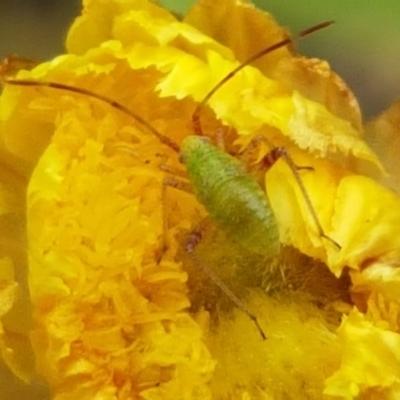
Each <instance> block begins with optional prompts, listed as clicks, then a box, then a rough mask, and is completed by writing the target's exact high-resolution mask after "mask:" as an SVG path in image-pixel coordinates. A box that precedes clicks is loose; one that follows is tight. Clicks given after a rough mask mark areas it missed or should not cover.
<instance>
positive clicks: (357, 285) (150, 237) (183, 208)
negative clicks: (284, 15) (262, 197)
mask: <svg viewBox="0 0 400 400" xmlns="http://www.w3.org/2000/svg"><path fill="white" fill-rule="evenodd" d="M228 15H229V18H230V19H231V20H232V21H233V23H232V26H231V29H229V30H223V31H221V29H219V27H220V26H221V23H220V19H223V20H226V19H227V18H228ZM245 21H251V23H252V27H253V28H254V29H253V30H251V31H249V30H247V29H246V24H245V23H244V22H245ZM233 25H234V26H233ZM286 36H287V33H286V31H285V30H283V29H282V28H280V27H278V26H277V25H276V23H275V22H274V20H273V19H272V17H271V16H270V15H268V14H266V13H263V12H261V11H259V10H256V9H255V8H254V7H253V6H252V5H250V4H248V3H247V2H245V1H233V0H224V1H222V2H212V1H206V0H205V1H202V2H200V3H199V4H197V5H195V6H194V7H193V9H192V10H191V11H190V12H189V14H188V15H187V16H186V18H185V20H184V21H179V20H177V19H176V18H175V17H174V16H172V15H171V14H170V13H169V12H167V11H166V10H164V9H162V8H160V7H158V6H156V5H154V4H152V3H151V2H149V1H146V0H141V1H138V0H130V1H123V2H121V1H117V0H105V1H102V2H99V1H94V0H93V1H90V0H87V1H85V2H84V10H83V12H82V15H81V16H80V17H78V18H77V20H76V21H75V23H74V24H73V26H72V27H71V29H70V31H69V34H68V39H67V48H68V52H67V54H64V55H61V56H59V57H57V58H55V59H53V60H52V61H50V62H47V63H43V64H40V65H38V66H36V67H35V68H33V69H31V70H29V71H28V70H21V71H20V72H19V73H18V74H17V75H16V76H15V79H24V80H31V81H32V80H34V81H41V82H43V81H46V82H47V81H52V82H59V83H62V84H66V85H72V86H74V87H78V88H85V89H87V90H90V91H92V92H94V93H98V94H99V95H101V96H106V97H107V98H110V99H112V100H115V101H117V102H119V103H120V104H122V105H123V106H125V107H127V108H128V109H129V110H132V112H134V113H135V114H136V115H138V116H140V118H142V119H143V120H144V121H146V123H147V124H150V125H151V127H152V128H154V129H155V130H157V131H158V132H160V133H161V135H165V137H168V138H169V139H170V140H172V141H173V142H176V143H177V144H178V145H180V144H181V143H182V141H183V139H184V138H185V137H187V136H189V135H193V133H194V132H193V126H192V123H191V117H192V114H193V112H194V110H195V108H196V105H197V104H198V103H199V102H201V101H202V99H203V98H204V97H205V96H206V95H207V93H208V92H209V91H210V90H211V89H212V88H213V87H214V86H215V84H217V83H218V82H219V81H220V80H221V79H222V78H223V77H224V76H225V75H226V74H227V73H229V72H230V71H232V70H233V69H234V68H235V67H237V66H238V65H239V64H240V62H242V61H243V60H244V59H247V58H248V57H249V56H250V55H252V54H254V53H255V52H256V51H258V50H260V49H261V48H263V47H267V46H268V45H270V44H273V43H276V42H277V41H279V40H281V39H282V38H284V37H286ZM3 67H4V69H6V67H5V66H3ZM200 118H201V123H202V127H203V131H204V135H205V136H207V137H209V138H210V140H211V141H213V142H218V140H219V138H220V137H221V136H223V138H224V139H225V149H224V150H223V151H226V152H230V153H231V154H233V155H234V156H235V157H237V158H238V159H239V160H240V162H242V163H244V164H245V165H246V166H247V167H248V169H249V171H250V172H249V173H254V174H255V175H257V177H258V179H259V180H260V181H261V184H262V186H263V187H264V186H265V187H266V195H267V196H268V198H269V201H270V203H271V207H272V211H273V214H274V215H275V217H276V221H277V226H278V230H279V237H280V243H281V245H282V251H281V255H280V257H279V258H278V259H274V260H269V261H268V262H267V261H266V260H265V259H264V258H263V257H260V256H257V255H254V254H250V253H248V252H245V251H244V250H243V249H242V248H241V247H240V246H239V245H237V244H235V243H232V241H231V240H230V239H229V237H225V232H223V231H222V230H221V229H220V228H218V226H217V225H216V224H215V221H211V220H210V218H209V216H208V213H207V212H206V210H205V208H204V207H203V206H202V205H201V204H200V203H199V201H198V200H197V199H196V197H195V196H194V195H193V194H192V193H187V192H186V191H181V190H176V189H174V188H170V187H166V186H165V185H164V180H165V178H166V176H171V175H173V176H174V175H175V176H174V177H175V178H176V175H178V178H179V179H182V177H181V175H182V173H183V175H184V165H182V163H181V162H180V159H179V156H178V154H177V153H176V152H175V151H174V150H173V149H171V148H170V147H168V146H167V145H166V144H165V143H162V141H160V139H159V138H158V137H157V136H156V135H154V134H152V132H151V131H149V129H147V128H146V127H145V126H143V124H141V123H140V121H138V120H135V118H132V117H131V116H129V115H127V114H126V113H124V112H120V111H118V110H116V109H115V108H113V107H112V106H110V105H109V104H106V103H105V102H103V101H101V100H98V99H97V100H96V99H94V98H93V97H89V96H85V95H80V94H77V93H71V92H66V91H63V90H57V89H54V88H50V87H45V86H40V87H39V86H36V87H35V86H33V87H26V86H14V85H13V86H12V85H9V84H7V83H6V84H5V87H4V91H3V93H2V96H1V99H0V120H1V128H0V132H1V135H2V141H1V148H0V151H1V155H2V157H3V158H2V159H3V160H4V162H3V164H2V169H1V174H0V176H1V191H0V196H1V197H0V198H1V202H0V204H1V206H2V215H3V217H4V222H3V224H2V225H1V228H2V229H1V230H0V231H1V232H2V233H3V237H4V240H3V243H4V245H3V246H2V261H1V266H2V268H1V272H0V318H1V325H0V351H1V355H2V358H3V360H4V361H5V363H6V364H7V366H8V367H9V368H10V369H11V370H12V372H13V373H14V374H16V375H18V377H19V378H21V379H23V380H25V381H29V380H32V379H33V382H36V381H35V380H37V379H41V380H42V381H43V382H44V383H43V385H44V386H46V387H47V388H48V389H49V390H50V392H51V398H54V399H63V400H66V399H74V400H75V399H95V398H96V399H97V398H99V399H100V398H101V399H148V400H150V399H151V400H154V399H163V400H167V399H174V400H175V399H185V400H186V399H187V400H189V399H202V400H203V399H279V398H293V399H321V398H326V399H333V398H338V399H340V398H343V399H355V398H365V399H369V398H371V399H372V398H383V399H385V398H387V399H389V398H396V396H398V395H399V394H398V391H399V377H400V360H399V357H398V355H397V353H398V348H399V345H400V335H399V324H398V309H399V300H398V299H399V298H400V297H399V292H400V286H399V279H398V272H397V268H396V267H397V265H398V264H399V256H400V252H399V249H400V239H399V238H400V235H399V232H398V230H399V228H398V227H399V226H400V212H399V211H398V210H400V199H399V197H398V195H397V194H395V193H394V192H392V191H390V190H389V189H387V188H385V187H384V186H383V185H382V184H381V183H379V182H377V181H376V179H379V177H380V176H381V175H383V174H384V168H383V167H382V165H381V163H380V161H379V160H378V158H377V156H376V155H375V154H374V152H373V151H372V150H371V149H370V148H369V147H368V145H367V144H366V143H365V142H364V140H363V137H362V121H361V117H360V112H359V109H358V105H357V102H356V100H355V99H354V97H353V95H352V93H351V92H350V90H349V89H348V88H347V87H346V85H345V84H344V82H343V81H342V80H341V79H340V78H339V77H338V76H337V75H336V74H335V73H334V72H332V71H331V69H330V68H329V66H328V64H327V63H326V62H324V61H320V60H316V59H312V60H310V59H305V58H303V57H299V56H296V55H294V54H293V53H292V51H290V50H289V49H288V48H287V47H283V48H280V49H279V50H277V51H275V52H273V53H271V54H269V55H267V56H266V57H264V58H262V59H260V60H258V61H257V62H256V63H255V65H253V66H247V67H245V68H244V69H243V70H242V71H240V72H239V73H238V74H237V75H235V76H234V77H233V78H232V79H231V80H230V81H229V82H227V84H226V85H224V86H223V87H222V88H221V89H220V90H218V91H217V92H216V94H215V96H213V97H212V98H211V99H210V101H209V102H208V104H207V105H206V107H204V108H203V109H202V111H201V115H200ZM381 118H383V119H384V118H385V117H381ZM380 123H382V119H381V120H378V121H377V122H376V123H375V125H373V124H371V125H369V133H370V134H371V135H372V134H373V132H374V131H375V130H376V126H379V125H380ZM256 136H261V137H265V138H266V139H267V140H268V143H269V142H270V143H272V145H274V146H284V147H285V148H286V149H287V150H288V151H289V153H290V155H291V156H292V158H293V160H294V162H295V163H296V165H297V166H299V167H307V168H299V170H298V173H299V175H300V178H301V180H302V182H304V185H305V189H306V192H307V195H308V196H309V198H310V201H311V204H312V206H313V209H315V212H316V215H317V216H318V220H319V221H320V223H321V225H322V228H323V230H324V232H325V234H326V235H328V236H329V237H330V238H333V239H334V240H335V241H336V242H337V243H339V244H340V248H338V247H336V246H334V245H333V244H332V242H330V241H329V240H326V239H324V238H322V237H321V236H320V235H319V232H318V231H317V229H316V226H315V223H314V220H313V218H312V215H311V214H310V208H309V207H308V206H307V203H306V201H305V199H304V195H303V193H302V192H301V190H300V188H299V185H298V184H297V183H296V181H295V179H294V176H293V171H291V170H290V169H289V168H288V166H287V164H285V163H284V162H282V161H278V162H277V163H276V164H275V165H274V166H273V167H272V168H271V169H270V170H269V171H268V172H267V173H266V174H265V171H264V170H261V171H260V168H259V164H258V162H259V161H260V159H261V158H262V157H263V156H264V155H265V154H267V153H268V151H269V150H270V149H269V148H267V147H268V146H266V145H264V143H263V142H262V143H261V144H260V146H258V147H257V149H256V151H255V152H250V153H249V152H246V148H248V146H251V141H252V139H253V138H254V137H256ZM389 169H390V168H389ZM217 173H218V171H212V170H211V171H210V174H217ZM183 179H184V178H183ZM183 186H184V187H187V186H189V188H190V184H188V183H186V185H183ZM192 189H193V188H192ZM194 191H195V190H194ZM25 193H26V204H25V201H23V200H21V199H24V198H25ZM234 217H235V216H232V218H234ZM198 226H201V227H202V229H201V236H202V238H201V240H200V241H199V244H198V246H197V248H196V250H195V257H196V259H198V260H201V262H200V264H201V265H205V266H206V267H207V268H209V269H211V270H212V271H214V273H216V274H217V275H218V276H219V278H220V279H221V280H222V281H223V282H224V284H226V285H227V286H228V287H229V288H230V290H231V291H232V292H233V293H234V294H235V295H236V296H237V297H238V298H239V299H240V301H241V302H243V304H244V305H245V307H246V308H248V309H249V310H251V312H252V313H254V315H256V316H257V319H258V321H259V323H260V325H261V327H262V330H263V331H265V333H266V335H267V340H262V338H261V336H260V334H259V332H258V331H257V329H256V326H255V324H254V323H253V321H252V320H251V319H249V318H248V315H246V314H245V313H243V312H242V310H239V309H238V308H237V307H236V306H235V305H234V304H232V301H231V299H229V298H228V297H227V296H226V295H225V294H224V293H223V292H221V290H220V289H219V288H218V287H217V286H216V285H215V284H214V283H212V282H211V281H210V280H209V279H208V278H207V275H206V274H204V271H202V270H200V269H199V268H198V264H199V263H198V262H196V261H194V260H193V257H191V256H190V255H189V254H188V252H187V251H186V249H185V243H187V240H188V237H189V236H190V234H191V232H193V231H194V230H195V228H196V227H198ZM25 236H26V238H27V246H26V245H24V241H23V239H21V238H24V237H25ZM6 237H8V238H11V240H10V239H8V240H5V238H6ZM18 240H20V241H19V242H18ZM16 244H17V245H16ZM26 247H27V249H28V263H27V265H28V267H27V270H26V269H25V268H24V265H26V262H25V259H26V258H25V253H24V250H25V249H26ZM26 281H27V282H28V283H27V284H26ZM28 286H29V290H28ZM28 318H31V319H32V323H31V324H27V323H26V321H27V320H28ZM31 387H32V390H31V395H32V398H33V397H34V396H35V393H37V398H43V396H44V395H43V392H42V391H40V390H39V389H38V390H36V389H37V388H38V387H39V386H37V384H36V383H34V384H32V386H31ZM379 396H381V397H379Z"/></svg>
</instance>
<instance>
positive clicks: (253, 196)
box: [5, 21, 340, 339]
mask: <svg viewBox="0 0 400 400" xmlns="http://www.w3.org/2000/svg"><path fill="white" fill-rule="evenodd" d="M330 24H331V22H329V21H328V22H323V23H321V24H318V25H315V26H313V27H311V28H309V29H306V30H304V31H302V32H300V33H299V34H298V35H297V36H296V37H294V38H286V39H283V40H282V41H280V42H278V43H275V44H274V45H272V46H269V47H268V48H266V49H263V50H262V51H260V52H259V53H257V54H255V55H254V56H252V57H250V58H249V59H248V60H247V61H245V62H244V63H242V64H241V65H240V66H238V67H237V68H236V69H234V70H233V71H231V72H230V73H229V74H228V75H226V76H225V78H224V79H222V80H221V81H220V82H219V83H218V84H217V85H216V86H214V88H213V89H212V90H211V91H210V92H209V93H208V95H207V96H205V97H204V99H203V101H202V102H201V103H199V104H198V106H197V108H196V110H195V112H194V114H193V116H192V121H193V127H194V131H195V133H196V134H197V136H188V137H186V139H185V140H184V141H183V143H182V144H181V146H179V145H178V144H177V143H175V142H174V140H172V139H170V138H169V137H167V136H165V135H163V134H162V133H160V132H158V131H157V130H156V129H155V128H153V126H151V125H150V124H149V123H148V122H147V121H146V120H145V119H144V118H142V117H141V116H140V115H138V114H136V113H135V112H134V111H132V110H130V109H128V108H127V107H125V106H124V105H123V104H120V103H118V102H116V101H114V100H112V99H110V98H108V97H106V96H103V95H101V94H96V93H93V92H91V91H90V90H87V89H84V88H79V87H73V86H69V85H65V84H62V83H57V82H38V81H30V80H19V79H16V80H14V79H6V80H5V81H6V83H8V84H12V85H21V86H46V87H52V88H54V89H61V90H65V91H69V92H73V93H78V94H82V95H86V96H89V97H92V98H95V99H98V100H100V101H103V102H105V103H107V104H109V105H110V106H111V107H113V108H115V109H117V110H120V111H121V112H123V113H125V114H126V115H129V116H131V117H132V118H133V119H134V120H136V121H137V122H138V123H139V124H141V125H142V126H143V127H145V128H146V129H147V130H148V131H149V132H150V133H151V134H152V135H154V136H155V137H157V138H158V139H159V140H160V141H161V142H162V143H163V144H164V145H166V146H168V147H170V148H171V149H172V150H174V151H175V152H177V153H179V154H180V157H181V159H182V161H183V163H184V164H185V166H186V171H187V175H188V177H189V181H190V184H191V185H190V186H191V188H192V191H193V192H194V194H195V195H196V197H197V199H198V200H199V201H200V202H201V203H202V204H203V205H204V207H205V208H206V210H207V212H208V213H209V214H210V216H211V217H212V218H213V219H214V220H215V222H216V223H217V224H218V225H219V226H220V227H221V229H222V230H223V231H224V232H225V233H226V234H227V236H229V237H230V238H232V239H233V240H234V241H236V242H237V243H238V244H239V245H241V246H242V247H243V248H244V249H246V250H248V251H250V252H252V253H254V254H258V255H261V256H263V257H265V258H266V259H267V258H272V257H274V256H276V255H278V254H279V252H280V241H279V234H278V227H277V222H276V219H275V216H274V214H273V212H272V209H271V206H270V204H269V202H268V199H267V197H266V194H265V192H264V191H263V190H262V189H261V188H260V186H259V185H258V183H257V181H256V180H255V178H254V177H253V176H251V175H250V174H249V173H248V172H247V171H246V169H245V168H244V166H243V165H242V164H241V163H240V162H239V161H238V160H237V159H236V158H234V157H233V156H231V155H229V154H227V153H225V152H224V151H223V150H221V149H218V148H217V147H215V146H213V145H212V144H211V143H210V142H209V141H208V140H207V139H206V138H205V137H204V136H203V132H202V129H201V124H200V117H199V115H200V111H201V109H202V107H204V105H205V104H207V102H208V101H209V100H210V98H211V97H212V96H213V95H214V94H215V93H216V92H217V91H218V90H219V88H221V86H223V85H224V84H225V83H226V82H227V81H228V80H229V79H230V78H232V77H233V76H234V75H235V74H236V73H237V72H238V71H240V70H241V69H243V68H244V67H245V66H246V65H249V64H251V63H252V62H253V61H255V60H257V59H259V58H261V57H263V56H264V55H266V54H268V53H270V52H272V51H274V50H276V49H278V48H280V47H282V46H285V45H288V44H290V43H292V42H293V41H295V40H298V39H300V38H302V37H304V36H307V35H309V34H311V33H313V32H315V31H317V30H319V29H322V28H325V27H326V26H329V25H330ZM281 155H282V154H280V155H279V156H281ZM284 158H285V159H286V162H287V163H288V165H289V167H290V168H291V169H292V171H293V174H294V176H295V178H296V180H297V182H298V184H299V187H300V189H301V191H302V193H303V197H304V199H305V201H306V203H307V206H308V208H309V210H310V213H311V215H312V217H313V219H314V221H315V224H316V226H317V228H318V230H319V232H320V236H321V237H324V238H326V239H328V240H329V241H331V242H332V243H333V244H334V245H335V246H336V247H337V248H339V249H340V246H339V245H338V244H337V243H336V242H335V241H334V240H333V239H331V238H330V237H328V236H327V235H325V234H324V232H323V230H322V227H321V225H320V223H319V220H318V218H317V216H316V214H315V211H314V208H313V206H312V204H311V202H310V200H309V198H308V195H307V193H306V191H305V188H304V186H303V184H302V182H301V180H300V178H299V177H298V176H297V170H296V166H295V164H294V162H293V161H292V160H291V158H290V157H289V156H288V155H287V154H286V156H285V157H284ZM275 161H276V159H275ZM171 186H174V185H171ZM175 187H178V188H179V184H176V185H175ZM201 237H202V234H201V232H199V231H196V230H195V231H194V232H193V233H192V235H191V237H190V239H189V241H188V243H187V245H186V251H187V252H188V253H189V254H190V255H191V257H192V259H193V260H195V262H196V264H197V265H198V266H200V267H201V268H203V270H204V271H205V272H206V273H207V274H208V275H209V277H210V278H211V279H212V280H213V281H214V282H215V283H216V284H217V285H218V286H219V287H220V288H221V289H222V290H223V291H224V292H225V293H226V294H227V295H228V296H229V297H230V298H231V299H232V301H233V302H234V303H235V304H236V305H237V306H238V307H239V308H240V309H241V310H242V311H243V312H244V313H246V314H247V315H248V316H249V317H250V318H251V319H252V320H253V321H254V323H255V324H256V326H257V329H258V330H259V332H260V334H261V337H262V338H263V339H265V338H266V336H265V334H264V332H263V329H262V328H261V326H260V324H259V322H258V320H257V317H256V316H255V315H254V314H253V313H252V312H251V310H249V309H248V308H247V307H246V305H245V304H243V303H242V301H241V300H240V299H239V298H237V297H236V296H235V294H234V293H232V291H231V290H230V289H229V288H228V287H227V286H226V285H225V284H224V282H222V281H221V279H219V277H218V276H217V274H215V273H214V271H213V270H212V269H209V268H208V267H207V265H205V264H204V263H203V262H202V261H201V260H200V259H199V258H197V256H196V254H195V253H194V249H195V248H196V246H197V245H198V244H199V242H200V240H201Z"/></svg>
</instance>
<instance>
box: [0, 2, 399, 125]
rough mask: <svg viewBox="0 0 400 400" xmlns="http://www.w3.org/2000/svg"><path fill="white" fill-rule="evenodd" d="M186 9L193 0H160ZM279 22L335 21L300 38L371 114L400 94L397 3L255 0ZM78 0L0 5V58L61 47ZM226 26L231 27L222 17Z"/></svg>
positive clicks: (296, 26)
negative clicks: (331, 25)
mask: <svg viewBox="0 0 400 400" xmlns="http://www.w3.org/2000/svg"><path fill="white" fill-rule="evenodd" d="M161 3H162V4H164V5H166V6H167V7H168V8H170V9H173V10H174V11H177V12H181V13H182V12H185V11H186V10H187V9H188V7H189V6H190V4H192V3H194V1H193V0H179V1H178V0H163V1H161ZM255 3H257V4H258V6H259V7H263V8H264V9H266V10H269V11H270V12H272V13H273V14H274V15H275V17H276V18H277V19H278V21H279V22H280V23H282V24H283V25H285V26H288V27H290V28H291V29H292V31H298V30H300V29H303V28H305V27H308V26H310V25H313V24H315V23H317V22H321V21H324V20H328V19H334V20H335V21H336V24H335V25H334V26H333V27H330V28H329V29H327V30H326V31H323V32H319V33H317V34H315V35H313V36H310V37H308V38H307V39H305V40H304V41H303V42H301V43H299V47H300V49H301V51H302V52H304V53H306V54H308V55H310V56H316V57H320V58H323V59H326V60H328V61H329V62H330V64H331V65H332V66H333V67H334V69H335V70H336V71H338V72H339V74H340V75H341V76H342V77H344V78H345V80H346V81H347V82H348V83H349V85H350V87H351V88H352V89H353V90H354V92H355V93H356V95H357V97H358V98H359V101H360V103H361V105H362V109H363V112H364V115H365V116H366V117H371V116H373V115H376V114H377V113H379V112H380V111H382V110H384V109H385V108H386V107H388V106H389V105H390V104H391V103H392V101H393V100H394V99H396V98H397V97H400V68H399V66H400V22H399V21H400V3H397V2H388V1H386V2H385V1H371V2H369V1H365V0H347V1H344V0H342V1H338V0H307V1H305V0H303V1H301V0H258V1H256V0H255ZM79 10H80V0H58V1H55V0H12V1H5V0H3V1H1V4H0V57H1V58H3V57H4V56H6V55H7V54H10V53H17V54H18V55H21V56H26V57H32V58H35V59H40V60H45V59H47V58H50V57H53V56H55V55H57V54H59V53H61V52H62V51H63V41H64V38H65V34H66V31H67V29H68V26H69V25H70V23H71V22H72V21H73V19H74V17H75V16H76V15H77V14H78V13H79ZM226 29H234V27H231V26H230V25H229V21H226Z"/></svg>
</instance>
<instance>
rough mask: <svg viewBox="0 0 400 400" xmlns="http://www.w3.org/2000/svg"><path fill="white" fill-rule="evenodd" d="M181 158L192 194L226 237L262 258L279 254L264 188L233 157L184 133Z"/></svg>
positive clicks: (275, 230)
mask: <svg viewBox="0 0 400 400" xmlns="http://www.w3.org/2000/svg"><path fill="white" fill-rule="evenodd" d="M181 158H182V161H183V162H184V164H185V166H186V171H187V174H188V176H189V180H190V183H191V186H192V188H193V191H194V193H195V195H196V197H197V198H198V200H199V201H200V202H201V203H202V204H203V205H204V207H205V208H206V210H207V211H208V213H209V214H210V216H211V217H212V218H213V219H214V221H215V222H216V223H217V224H218V225H219V226H220V227H221V228H222V229H223V230H224V232H225V233H226V234H227V235H228V236H229V237H230V238H232V239H233V240H234V241H236V242H237V243H239V244H240V245H241V246H242V247H244V248H245V249H247V250H249V251H251V252H254V253H256V254H259V255H262V256H265V257H266V258H271V257H274V256H276V255H278V254H279V251H280V242H279V233H278V226H277V223H276V219H275V216H274V214H273V211H272V209H271V206H270V204H269V202H268V199H267V197H266V195H265V192H263V190H262V189H261V188H260V186H259V185H258V183H257V181H256V180H255V179H254V177H253V176H252V175H249V173H248V172H247V171H246V169H245V168H244V167H243V165H242V164H241V163H240V162H239V161H238V160H237V159H236V158H235V157H233V156H231V155H229V154H227V153H225V152H223V151H221V150H220V149H218V148H217V147H215V146H213V145H212V144H211V143H210V142H209V141H208V140H205V139H204V137H199V136H188V137H187V138H186V139H185V140H184V141H183V143H182V145H181ZM210 172H211V173H210Z"/></svg>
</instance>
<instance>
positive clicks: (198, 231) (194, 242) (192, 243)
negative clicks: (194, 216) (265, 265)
mask: <svg viewBox="0 0 400 400" xmlns="http://www.w3.org/2000/svg"><path fill="white" fill-rule="evenodd" d="M203 235H204V227H203V226H202V224H199V225H198V226H197V227H196V228H195V230H193V231H192V232H191V234H190V235H189V238H188V240H187V242H186V246H185V251H186V253H187V254H188V255H189V257H190V258H191V259H192V261H193V262H194V263H195V265H196V266H197V267H198V268H199V269H201V270H202V271H203V272H204V273H205V274H206V275H207V276H208V277H209V278H210V279H211V280H212V281H213V283H214V284H215V285H217V286H218V287H219V288H220V289H221V290H222V291H223V292H224V294H225V295H226V296H227V297H228V298H229V299H230V300H231V301H232V302H233V303H234V304H235V305H236V306H237V307H238V308H239V309H240V310H241V311H242V312H243V313H245V314H246V315H247V316H248V317H249V318H250V319H251V320H252V321H253V323H254V324H255V326H256V328H257V330H258V332H259V333H260V336H261V337H262V339H263V340H265V339H266V338H267V336H266V334H265V333H264V331H263V329H262V328H261V325H260V323H259V321H258V318H257V317H256V315H255V314H253V312H252V311H251V310H250V309H249V308H248V307H247V306H246V305H245V304H244V303H243V302H242V301H241V300H240V299H239V298H238V297H237V296H236V295H235V294H234V293H233V292H232V290H231V289H230V288H229V287H228V286H227V285H226V284H225V283H224V282H223V281H222V279H221V278H220V277H219V276H218V275H217V274H216V273H215V272H214V271H213V270H212V269H211V268H209V267H208V266H207V265H206V264H205V263H204V262H203V261H202V260H201V259H200V258H199V257H198V256H197V255H196V252H195V250H196V248H197V246H198V245H199V243H200V242H201V240H202V238H203Z"/></svg>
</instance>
